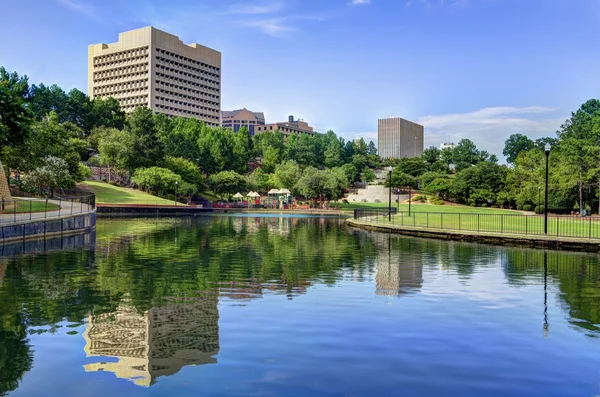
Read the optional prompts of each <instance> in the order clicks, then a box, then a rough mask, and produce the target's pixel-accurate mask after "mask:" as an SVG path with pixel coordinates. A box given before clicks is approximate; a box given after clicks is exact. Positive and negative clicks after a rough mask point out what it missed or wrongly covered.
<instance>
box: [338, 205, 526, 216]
mask: <svg viewBox="0 0 600 397" xmlns="http://www.w3.org/2000/svg"><path fill="white" fill-rule="evenodd" d="M388 205H389V204H388V203H352V202H351V203H349V204H345V203H340V209H342V210H348V211H351V210H354V209H355V208H361V209H370V208H387V207H388ZM410 207H411V212H412V211H414V212H430V213H431V212H443V213H468V214H520V212H519V211H514V210H504V209H500V208H481V207H469V206H466V205H432V204H425V203H418V204H416V203H412V204H411V206H410ZM392 208H398V204H396V203H392ZM400 211H408V204H400Z"/></svg>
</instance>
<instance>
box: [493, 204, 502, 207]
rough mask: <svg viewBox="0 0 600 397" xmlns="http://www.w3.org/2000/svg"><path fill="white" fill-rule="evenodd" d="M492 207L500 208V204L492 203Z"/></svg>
mask: <svg viewBox="0 0 600 397" xmlns="http://www.w3.org/2000/svg"><path fill="white" fill-rule="evenodd" d="M492 208H500V206H499V205H498V204H494V205H492Z"/></svg>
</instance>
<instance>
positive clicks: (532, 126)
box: [417, 106, 567, 158]
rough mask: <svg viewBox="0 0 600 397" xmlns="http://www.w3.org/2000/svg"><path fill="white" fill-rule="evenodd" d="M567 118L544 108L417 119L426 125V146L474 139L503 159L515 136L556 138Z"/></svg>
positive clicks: (485, 110) (501, 109) (490, 109)
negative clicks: (506, 142)
mask: <svg viewBox="0 0 600 397" xmlns="http://www.w3.org/2000/svg"><path fill="white" fill-rule="evenodd" d="M566 118H567V116H562V117H561V116H558V117H557V116H556V114H555V110H554V109H551V108H547V107H543V106H527V107H510V106H503V107H487V108H483V109H479V110H476V111H473V112H467V113H451V114H442V115H430V116H425V117H422V118H420V119H419V120H417V122H418V123H419V124H422V125H423V126H425V146H439V144H440V143H442V142H447V141H448V140H450V141H451V142H455V143H456V142H458V141H460V140H461V139H463V138H468V139H471V140H472V141H473V142H475V144H476V145H477V147H478V148H479V149H483V150H487V151H488V152H490V153H494V154H496V155H497V156H498V157H499V158H503V156H502V150H503V149H504V141H506V139H507V138H508V137H509V136H510V135H511V134H516V133H520V134H524V135H527V136H529V138H531V139H537V138H541V137H545V136H554V135H555V133H556V131H557V130H558V128H559V127H560V125H561V124H562V123H563V122H564V120H565V119H566Z"/></svg>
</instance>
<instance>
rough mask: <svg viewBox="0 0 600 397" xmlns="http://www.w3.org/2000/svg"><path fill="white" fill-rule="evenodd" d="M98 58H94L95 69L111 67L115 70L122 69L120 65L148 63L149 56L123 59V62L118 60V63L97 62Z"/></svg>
mask: <svg viewBox="0 0 600 397" xmlns="http://www.w3.org/2000/svg"><path fill="white" fill-rule="evenodd" d="M96 59H97V58H94V68H97V69H103V68H108V67H110V69H113V68H117V67H121V66H120V65H125V64H129V63H148V55H142V56H139V57H132V58H128V59H122V60H118V61H110V62H109V61H106V62H96Z"/></svg>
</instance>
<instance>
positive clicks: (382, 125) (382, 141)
mask: <svg viewBox="0 0 600 397" xmlns="http://www.w3.org/2000/svg"><path fill="white" fill-rule="evenodd" d="M423 135H424V128H423V126H422V125H420V124H417V123H413V122H412V121H408V120H404V119H402V118H400V117H390V118H387V119H379V120H378V121H377V146H378V148H377V151H378V154H379V156H380V157H381V158H384V159H387V158H395V159H399V158H402V157H417V156H420V155H421V154H423Z"/></svg>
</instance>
